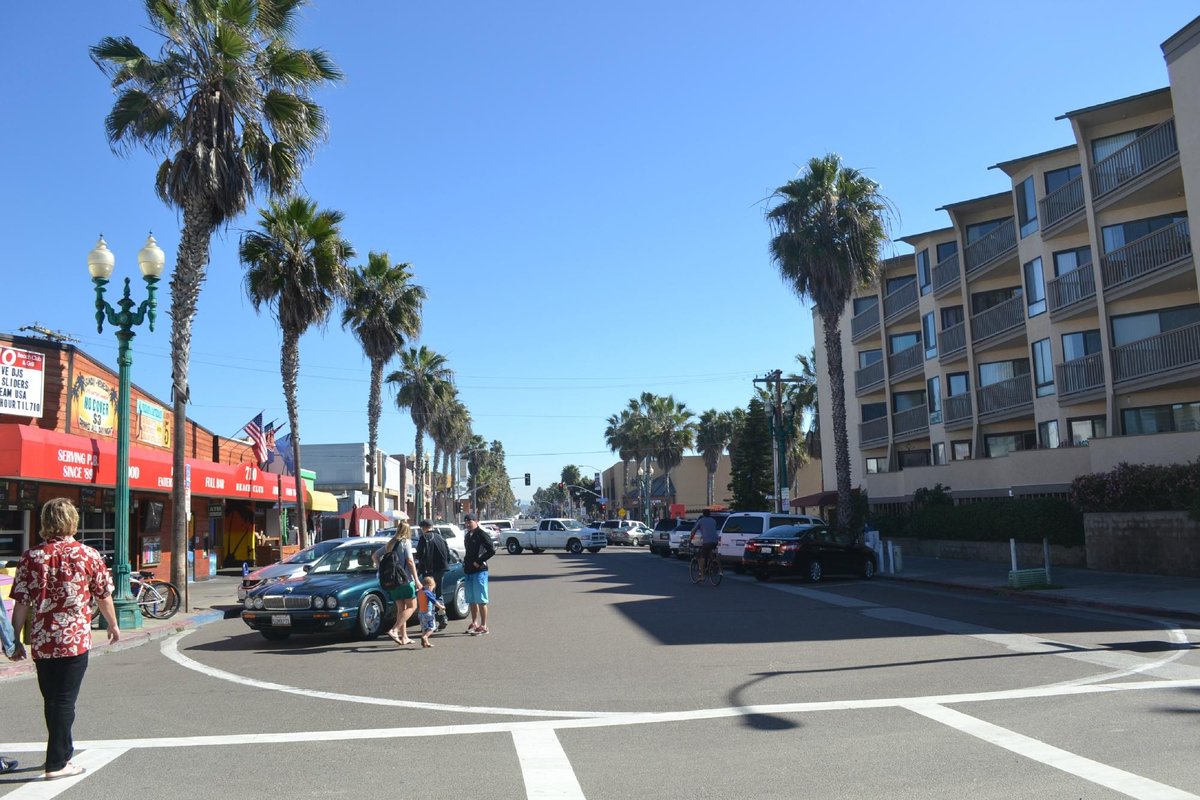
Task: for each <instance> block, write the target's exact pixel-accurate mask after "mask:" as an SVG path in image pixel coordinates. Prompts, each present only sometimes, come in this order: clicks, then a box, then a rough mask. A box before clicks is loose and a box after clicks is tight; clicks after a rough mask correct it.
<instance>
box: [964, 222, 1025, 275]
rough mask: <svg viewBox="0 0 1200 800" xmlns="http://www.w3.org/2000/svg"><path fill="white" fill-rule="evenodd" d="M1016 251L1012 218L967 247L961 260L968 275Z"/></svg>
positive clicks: (1014, 227)
mask: <svg viewBox="0 0 1200 800" xmlns="http://www.w3.org/2000/svg"><path fill="white" fill-rule="evenodd" d="M1016 249H1017V224H1016V222H1015V221H1014V220H1013V218H1012V217H1009V218H1008V219H1006V220H1004V222H1002V223H1000V224H999V225H998V226H997V227H996V228H995V230H993V231H992V232H991V233H989V234H988V235H987V236H984V237H983V238H982V239H977V240H976V241H974V242H972V243H971V244H969V245H967V249H966V251H965V252H964V253H963V259H964V260H965V261H966V264H967V274H968V275H970V274H971V273H972V272H974V271H975V270H977V269H979V268H980V267H983V266H986V265H987V264H990V263H991V262H993V261H995V260H996V259H998V258H1000V257H1001V256H1003V255H1005V254H1007V253H1009V252H1011V251H1014V250H1016Z"/></svg>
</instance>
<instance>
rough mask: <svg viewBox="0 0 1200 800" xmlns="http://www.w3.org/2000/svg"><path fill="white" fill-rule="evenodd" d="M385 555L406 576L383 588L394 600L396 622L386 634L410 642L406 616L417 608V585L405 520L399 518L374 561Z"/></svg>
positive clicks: (394, 639) (397, 640) (410, 540)
mask: <svg viewBox="0 0 1200 800" xmlns="http://www.w3.org/2000/svg"><path fill="white" fill-rule="evenodd" d="M387 555H391V556H392V560H394V561H397V562H399V564H401V565H403V569H404V577H405V578H406V580H402V581H399V582H398V585H396V586H394V587H389V588H385V589H384V591H386V592H387V593H388V597H390V598H391V599H392V600H394V601H396V624H395V625H393V626H392V628H391V630H389V631H388V632H387V635H388V638H389V639H391V640H392V641H393V642H395V643H396V644H399V645H406V644H412V639H410V638H408V618H409V617H411V616H412V615H413V612H414V611H415V610H416V608H417V585H416V583H414V578H415V577H416V574H417V565H416V564H415V563H413V551H412V528H411V527H409V524H408V523H407V522H405V521H403V520H401V521H400V524H399V525H397V526H396V533H395V535H394V536H392V538H391V539H389V540H388V543H387V544H385V545H384V546H383V547H382V548H380V550H379V552H378V553H376V554H375V559H376V563H377V564H378V563H380V562H382V561H383V560H384V556H387Z"/></svg>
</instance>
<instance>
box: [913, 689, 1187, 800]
mask: <svg viewBox="0 0 1200 800" xmlns="http://www.w3.org/2000/svg"><path fill="white" fill-rule="evenodd" d="M906 708H908V710H909V711H913V712H915V713H917V714H920V715H921V716H923V717H928V718H929V719H932V720H935V721H937V722H940V723H942V724H943V725H949V726H950V727H951V728H954V729H955V730H959V731H962V732H963V733H968V734H970V735H971V736H974V737H975V738H977V739H982V740H983V741H985V742H987V743H989V744H994V745H996V746H997V747H1003V748H1004V749H1005V750H1008V751H1010V752H1013V753H1016V754H1017V755H1020V756H1024V757H1025V758H1028V759H1031V760H1033V761H1037V762H1038V763H1040V764H1045V765H1047V766H1050V767H1053V768H1054V769H1057V770H1062V771H1063V772H1066V773H1069V774H1071V775H1075V776H1077V777H1079V778H1083V779H1084V780H1085V781H1089V782H1091V783H1095V784H1097V785H1099V786H1103V787H1105V788H1107V789H1112V790H1113V791H1116V792H1120V793H1121V794H1124V795H1127V796H1129V797H1133V798H1137V800H1200V795H1194V794H1191V793H1190V792H1185V791H1183V790H1182V789H1176V788H1175V787H1173V786H1168V785H1166V784H1165V783H1159V782H1158V781H1152V780H1150V779H1149V778H1143V777H1142V776H1140V775H1135V774H1134V773H1132V772H1126V771H1125V770H1123V769H1118V768H1116V767H1110V766H1109V765H1108V764H1101V763H1100V762H1099V761H1093V760H1092V759H1090V758H1084V757H1083V756H1079V755H1076V754H1074V753H1071V752H1068V751H1066V750H1063V749H1062V748H1059V747H1055V746H1053V745H1049V744H1046V743H1045V742H1042V741H1039V740H1037V739H1034V738H1032V737H1029V736H1024V735H1022V734H1019V733H1016V732H1015V731H1010V730H1008V729H1007V728H1001V727H1000V726H999V725H993V724H992V723H990V722H984V721H983V720H981V719H976V718H975V717H972V716H968V715H967V714H963V713H962V712H960V711H955V710H953V709H950V708H943V707H941V706H938V705H925V704H913V705H909V706H906Z"/></svg>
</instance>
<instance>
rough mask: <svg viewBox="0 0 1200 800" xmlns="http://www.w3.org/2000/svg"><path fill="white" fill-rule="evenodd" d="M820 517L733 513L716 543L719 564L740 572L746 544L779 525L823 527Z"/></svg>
mask: <svg viewBox="0 0 1200 800" xmlns="http://www.w3.org/2000/svg"><path fill="white" fill-rule="evenodd" d="M824 524H825V520H823V519H821V518H820V517H810V516H808V515H806V514H775V513H771V512H769V511H735V512H734V513H732V514H730V515H729V516H728V517H727V518H726V519H725V524H724V525H722V526H721V529H720V530H721V537H720V539H719V540H718V542H717V555H718V556H719V557H720V559H721V562H722V563H724V564H729V565H731V566H732V567H733V569H734V571H735V572H741V571H742V569H743V568H742V554H743V553H745V552H746V543H747V542H749V541H750V540H751V539H753V538H754V537H755V536H758V535H759V534H761V533H765V532H766V531H769V530H770V529H771V528H776V527H778V526H780V525H824Z"/></svg>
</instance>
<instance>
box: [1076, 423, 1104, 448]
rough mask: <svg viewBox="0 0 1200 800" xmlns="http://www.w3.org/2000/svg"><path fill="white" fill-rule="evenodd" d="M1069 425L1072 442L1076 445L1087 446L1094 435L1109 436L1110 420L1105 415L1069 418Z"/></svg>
mask: <svg viewBox="0 0 1200 800" xmlns="http://www.w3.org/2000/svg"><path fill="white" fill-rule="evenodd" d="M1067 425H1068V426H1070V428H1071V444H1072V445H1074V446H1075V447H1087V444H1088V442H1089V441H1091V440H1092V439H1093V438H1094V437H1100V438H1103V437H1105V436H1108V420H1107V419H1106V418H1105V417H1083V418H1081V419H1069V420H1067Z"/></svg>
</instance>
